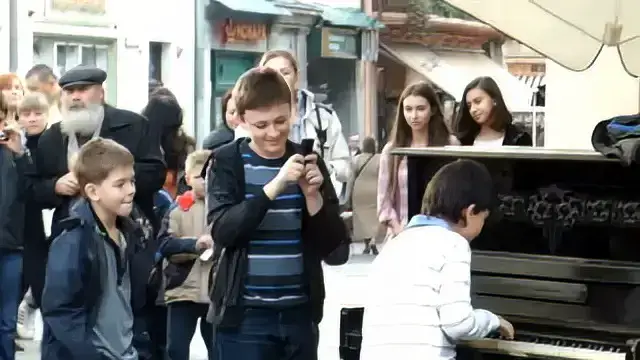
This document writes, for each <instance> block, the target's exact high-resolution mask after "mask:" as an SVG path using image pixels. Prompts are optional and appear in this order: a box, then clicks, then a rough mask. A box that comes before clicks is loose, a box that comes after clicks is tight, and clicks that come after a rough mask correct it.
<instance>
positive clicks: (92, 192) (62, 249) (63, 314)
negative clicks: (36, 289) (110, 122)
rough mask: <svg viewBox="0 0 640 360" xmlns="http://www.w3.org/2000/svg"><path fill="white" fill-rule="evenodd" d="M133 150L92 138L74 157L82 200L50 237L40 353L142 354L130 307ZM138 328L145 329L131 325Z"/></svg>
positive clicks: (126, 357) (62, 357)
mask: <svg viewBox="0 0 640 360" xmlns="http://www.w3.org/2000/svg"><path fill="white" fill-rule="evenodd" d="M133 164H134V158H133V155H132V154H131V153H130V152H129V151H128V150H127V149H126V148H125V147H123V146H122V145H119V144H118V143H116V142H115V141H113V140H109V139H102V138H96V139H93V140H90V141H89V142H87V143H86V144H85V145H84V146H82V148H81V149H80V151H79V153H78V155H77V157H76V158H75V160H74V161H73V175H74V176H75V178H76V179H77V182H78V186H79V188H80V193H81V198H80V199H79V200H78V201H77V202H76V203H75V204H74V206H73V208H72V210H71V212H70V217H69V218H68V219H66V220H65V221H63V222H62V223H61V225H62V228H63V230H64V231H63V232H62V233H61V234H60V235H58V236H57V237H56V238H55V239H54V240H53V242H52V244H51V248H50V253H49V254H50V256H49V261H48V263H47V269H46V278H45V286H44V292H43V296H42V318H43V322H44V334H43V340H42V358H43V359H47V360H68V359H120V360H137V359H143V358H145V356H146V355H147V354H148V348H147V347H146V346H145V345H148V344H147V343H146V341H145V339H143V337H139V338H134V327H135V328H136V329H138V330H140V327H141V326H142V327H143V326H144V325H143V323H140V322H138V321H137V319H139V318H140V317H137V316H135V315H137V314H135V313H134V310H136V309H139V308H140V307H139V306H135V305H134V304H140V303H143V302H144V299H137V298H136V294H139V292H138V291H135V289H136V288H137V287H139V286H146V284H136V283H135V281H132V272H131V265H132V258H133V257H134V256H135V254H136V253H137V252H138V251H140V250H141V244H140V241H141V240H140V239H139V234H140V232H139V229H138V228H137V224H136V223H135V222H134V221H132V220H131V218H130V217H129V215H130V214H131V211H132V209H133V197H134V195H135V193H136V186H135V180H134V169H133ZM136 333H138V334H143V333H144V331H139V332H138V331H137V332H136Z"/></svg>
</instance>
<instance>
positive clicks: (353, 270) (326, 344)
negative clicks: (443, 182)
mask: <svg viewBox="0 0 640 360" xmlns="http://www.w3.org/2000/svg"><path fill="white" fill-rule="evenodd" d="M362 249H363V245H362V244H353V245H352V250H351V253H352V256H351V259H350V260H349V262H348V263H347V264H345V265H342V266H325V287H326V293H327V295H326V300H325V305H324V318H323V320H322V323H320V346H319V349H318V359H319V360H340V356H339V352H338V347H339V345H340V339H339V331H340V309H342V308H343V307H358V306H360V305H361V304H362V296H363V294H364V280H365V278H366V274H367V272H368V268H369V265H370V264H371V261H372V260H373V259H374V257H373V256H368V255H360V254H361V253H362ZM41 337H42V320H41V318H40V314H38V319H37V321H36V339H40V338H41ZM21 343H22V344H23V346H25V351H24V352H19V353H18V354H17V356H16V359H17V360H39V359H40V352H39V350H38V349H39V342H38V341H24V342H21ZM191 360H207V351H206V347H205V345H204V342H203V341H202V338H201V337H200V335H199V332H198V331H196V334H195V335H194V338H193V341H192V342H191Z"/></svg>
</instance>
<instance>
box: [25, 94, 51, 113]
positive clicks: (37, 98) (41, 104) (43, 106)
mask: <svg viewBox="0 0 640 360" xmlns="http://www.w3.org/2000/svg"><path fill="white" fill-rule="evenodd" d="M30 111H41V112H44V113H46V112H47V111H49V101H48V100H47V97H46V96H44V94H42V93H39V92H29V93H27V94H26V95H25V96H24V97H23V98H22V101H20V104H18V113H25V112H30Z"/></svg>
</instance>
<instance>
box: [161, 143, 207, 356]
mask: <svg viewBox="0 0 640 360" xmlns="http://www.w3.org/2000/svg"><path fill="white" fill-rule="evenodd" d="M210 154H211V152H210V151H208V150H199V151H195V152H193V153H191V154H189V156H188V157H187V161H186V165H185V172H186V179H187V184H188V185H189V186H190V187H191V189H192V190H190V191H187V192H186V193H185V194H183V195H180V196H178V199H177V205H178V206H176V207H174V208H173V209H172V210H170V212H169V215H168V216H169V225H168V227H163V231H162V232H161V234H160V235H159V240H160V242H161V248H160V251H161V253H162V255H163V257H164V258H165V259H166V260H165V264H164V277H165V284H164V300H165V303H166V304H167V308H168V314H167V352H168V354H169V358H170V359H171V360H189V346H190V344H191V339H192V338H193V333H194V332H195V330H196V325H197V322H198V319H200V334H201V335H202V339H203V340H204V343H205V345H206V346H207V349H208V351H209V359H210V360H212V359H213V349H212V346H213V342H212V340H213V327H212V326H211V324H210V323H208V322H207V321H206V315H207V309H208V308H209V296H208V295H209V273H210V271H211V267H212V265H213V261H212V256H211V255H212V254H207V253H204V254H202V256H200V255H201V254H200V253H201V252H202V251H205V250H207V249H211V248H212V247H213V240H212V239H211V235H210V234H208V229H207V224H206V210H205V204H204V196H205V191H204V179H203V178H202V176H201V175H200V174H201V173H202V170H203V167H204V164H205V163H206V161H207V159H208V158H209V156H210ZM207 255H209V256H207Z"/></svg>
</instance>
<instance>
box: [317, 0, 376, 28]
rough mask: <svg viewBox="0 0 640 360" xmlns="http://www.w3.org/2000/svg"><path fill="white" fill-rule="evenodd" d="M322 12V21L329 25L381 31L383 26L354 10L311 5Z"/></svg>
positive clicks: (360, 11) (361, 12) (358, 10)
mask: <svg viewBox="0 0 640 360" xmlns="http://www.w3.org/2000/svg"><path fill="white" fill-rule="evenodd" d="M313 5H314V6H317V7H318V8H320V9H321V10H322V15H321V16H322V20H324V21H325V22H326V23H328V24H329V25H333V26H345V27H353V28H360V29H369V30H375V29H382V28H384V25H383V24H382V23H381V22H380V21H378V20H376V19H374V18H372V17H370V16H368V15H367V14H365V13H364V12H363V11H362V10H360V9H356V8H336V7H331V6H328V5H322V4H318V3H313Z"/></svg>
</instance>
